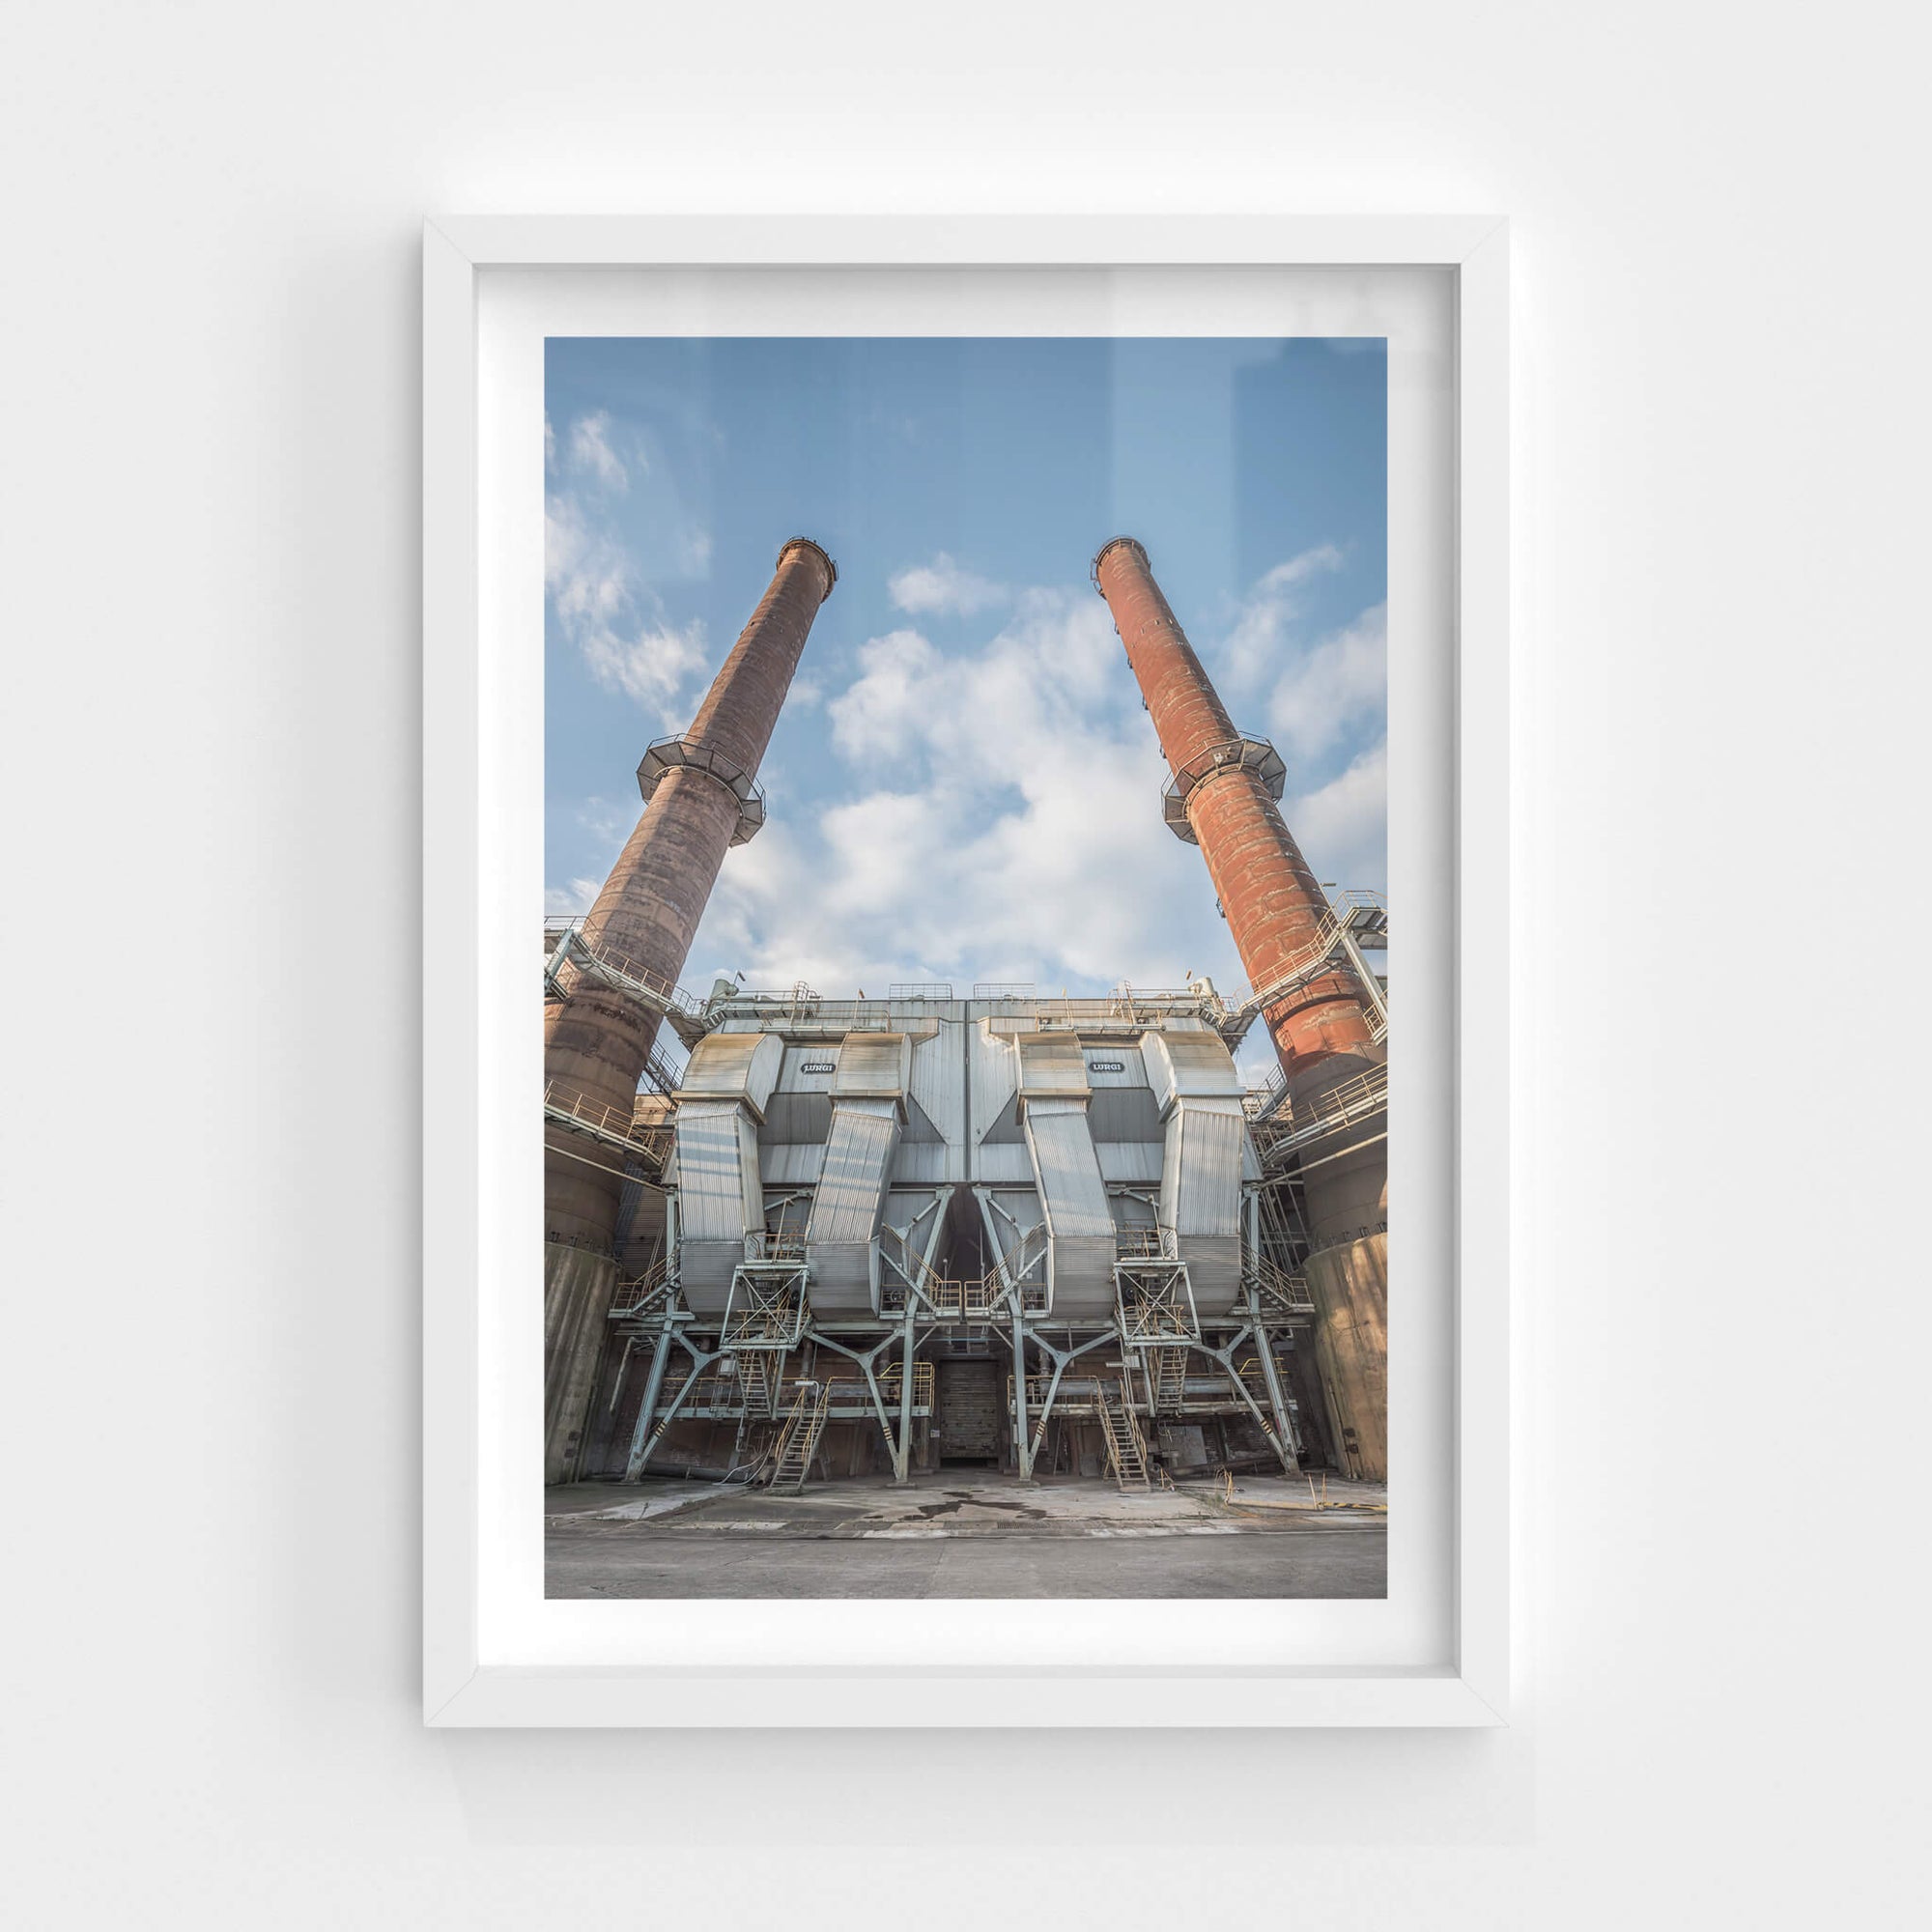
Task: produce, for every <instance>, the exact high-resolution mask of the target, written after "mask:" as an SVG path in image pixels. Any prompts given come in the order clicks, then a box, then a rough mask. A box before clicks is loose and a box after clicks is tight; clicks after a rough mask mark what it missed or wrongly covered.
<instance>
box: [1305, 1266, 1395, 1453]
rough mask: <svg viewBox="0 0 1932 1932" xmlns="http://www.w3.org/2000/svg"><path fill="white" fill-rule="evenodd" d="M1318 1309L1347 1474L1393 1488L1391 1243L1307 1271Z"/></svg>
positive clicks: (1319, 1341) (1326, 1383)
mask: <svg viewBox="0 0 1932 1932" xmlns="http://www.w3.org/2000/svg"><path fill="white" fill-rule="evenodd" d="M1302 1272H1303V1275H1304V1278H1305V1279H1306V1280H1307V1283H1308V1287H1309V1292H1310V1294H1311V1296H1312V1298H1313V1300H1314V1302H1315V1308H1316V1320H1315V1359H1316V1363H1317V1365H1318V1367H1319V1368H1320V1370H1321V1392H1322V1395H1323V1397H1324V1399H1325V1403H1326V1406H1327V1410H1328V1418H1329V1422H1330V1425H1331V1432H1332V1435H1333V1437H1334V1441H1335V1446H1336V1452H1337V1454H1338V1455H1339V1457H1340V1459H1341V1463H1342V1467H1343V1470H1344V1472H1345V1473H1346V1474H1348V1475H1350V1476H1352V1477H1355V1478H1357V1479H1358V1480H1360V1481H1363V1482H1370V1483H1385V1482H1387V1481H1388V1236H1387V1235H1386V1234H1385V1233H1382V1234H1375V1235H1369V1236H1365V1237H1364V1238H1363V1239H1361V1240H1359V1241H1349V1242H1346V1243H1344V1244H1343V1245H1341V1246H1338V1247H1332V1248H1321V1249H1318V1250H1317V1251H1316V1252H1315V1253H1314V1254H1312V1255H1310V1256H1309V1257H1308V1260H1307V1262H1306V1263H1305V1264H1303V1269H1302Z"/></svg>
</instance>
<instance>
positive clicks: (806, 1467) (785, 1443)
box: [770, 1382, 832, 1496]
mask: <svg viewBox="0 0 1932 1932" xmlns="http://www.w3.org/2000/svg"><path fill="white" fill-rule="evenodd" d="M831 1407H832V1384H831V1383H830V1382H821V1383H819V1385H818V1386H817V1388H816V1389H814V1388H813V1387H812V1386H811V1385H810V1383H807V1384H806V1385H805V1386H804V1387H802V1388H801V1389H800V1390H799V1392H798V1400H797V1401H796V1402H795V1403H793V1404H792V1406H791V1413H790V1414H789V1415H787V1416H786V1417H785V1425H784V1432H783V1434H782V1435H780V1437H779V1446H778V1450H777V1460H776V1461H775V1463H773V1466H772V1480H771V1484H770V1488H771V1490H772V1492H773V1493H774V1494H779V1493H783V1494H786V1495H793V1496H795V1495H797V1494H798V1492H800V1491H801V1490H802V1489H804V1488H805V1479H806V1477H807V1476H808V1475H810V1473H811V1459H812V1457H813V1456H814V1455H816V1454H817V1452H818V1438H819V1437H820V1436H821V1435H824V1433H825V1418H826V1415H827V1413H828V1412H829V1411H830V1409H831Z"/></svg>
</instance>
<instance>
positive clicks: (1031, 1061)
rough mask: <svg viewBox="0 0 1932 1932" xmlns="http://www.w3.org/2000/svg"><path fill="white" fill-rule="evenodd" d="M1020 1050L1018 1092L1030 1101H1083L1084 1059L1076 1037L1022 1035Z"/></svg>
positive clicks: (1067, 1034) (1088, 1090)
mask: <svg viewBox="0 0 1932 1932" xmlns="http://www.w3.org/2000/svg"><path fill="white" fill-rule="evenodd" d="M1019 1049H1020V1092H1021V1094H1024V1095H1025V1096H1026V1097H1027V1099H1029V1100H1031V1099H1032V1098H1033V1097H1034V1096H1035V1095H1036V1094H1038V1095H1041V1096H1042V1097H1059V1098H1062V1099H1081V1100H1084V1099H1085V1098H1086V1097H1087V1095H1088V1094H1089V1092H1090V1091H1091V1089H1090V1088H1089V1087H1088V1084H1087V1060H1086V1056H1085V1055H1084V1054H1083V1053H1082V1052H1081V1051H1080V1040H1079V1037H1077V1036H1076V1035H1074V1034H1070V1033H1035V1034H1022V1035H1021V1036H1020V1040H1019Z"/></svg>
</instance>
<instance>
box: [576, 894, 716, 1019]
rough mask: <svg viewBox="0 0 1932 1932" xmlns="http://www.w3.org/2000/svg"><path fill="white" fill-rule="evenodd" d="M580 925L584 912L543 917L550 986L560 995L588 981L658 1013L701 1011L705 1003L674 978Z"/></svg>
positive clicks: (690, 1015)
mask: <svg viewBox="0 0 1932 1932" xmlns="http://www.w3.org/2000/svg"><path fill="white" fill-rule="evenodd" d="M582 928H583V921H582V918H581V917H579V918H570V919H546V920H545V921H544V938H545V940H546V941H547V942H548V943H547V944H546V947H545V950H544V986H545V989H546V990H547V991H553V992H554V993H555V994H556V995H557V996H558V997H562V996H564V995H566V994H568V993H570V992H571V991H572V990H573V989H574V988H575V987H577V986H578V985H581V984H582V983H583V982H584V981H585V980H588V981H589V982H590V983H591V984H593V985H601V986H608V987H610V988H611V990H612V991H614V992H619V993H624V994H627V995H628V996H629V997H630V998H632V999H634V1000H637V1001H639V1002H640V1003H641V1004H642V1005H645V1006H648V1007H652V1008H655V1009H657V1010H658V1011H659V1012H664V1013H671V1012H676V1013H681V1014H683V1015H684V1016H685V1017H687V1018H689V1019H697V1018H699V1017H701V1016H702V1014H703V1011H704V1008H703V1005H702V1003H701V1002H699V1001H697V1000H695V999H693V998H692V996H691V995H690V994H689V993H687V992H686V991H685V990H684V988H683V987H682V986H680V985H679V984H678V983H677V982H676V980H668V979H667V978H666V977H665V976H664V975H663V974H661V973H654V972H652V971H651V970H650V969H649V968H648V967H647V966H645V965H644V964H643V963H642V962H641V961H639V960H637V959H633V958H632V957H631V956H630V955H629V954H628V953H625V952H619V951H618V950H617V949H616V948H615V947H612V946H610V945H608V944H606V943H605V942H603V941H602V940H601V939H600V940H597V941H594V942H593V941H591V940H589V939H586V938H585V937H584V935H583V929H582ZM566 971H567V972H569V973H570V975H571V978H570V979H569V980H565V979H564V974H565V973H566Z"/></svg>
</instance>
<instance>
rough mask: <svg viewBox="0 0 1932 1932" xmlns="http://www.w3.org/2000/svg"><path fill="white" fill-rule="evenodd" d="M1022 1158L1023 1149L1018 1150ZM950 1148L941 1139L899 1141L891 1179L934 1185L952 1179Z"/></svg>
mask: <svg viewBox="0 0 1932 1932" xmlns="http://www.w3.org/2000/svg"><path fill="white" fill-rule="evenodd" d="M1020 1152H1021V1156H1022V1159H1024V1156H1025V1150H1024V1149H1022V1150H1020ZM951 1168H952V1149H951V1148H949V1147H947V1146H946V1145H945V1144H944V1143H943V1142H941V1141H901V1142H900V1143H899V1145H898V1151H896V1152H895V1154H894V1155H893V1179H895V1180H904V1181H909V1182H917V1183H919V1184H922V1185H924V1186H930V1187H936V1186H937V1185H938V1184H939V1183H940V1182H941V1181H942V1180H951V1179H952V1173H951V1172H950V1170H951Z"/></svg>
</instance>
